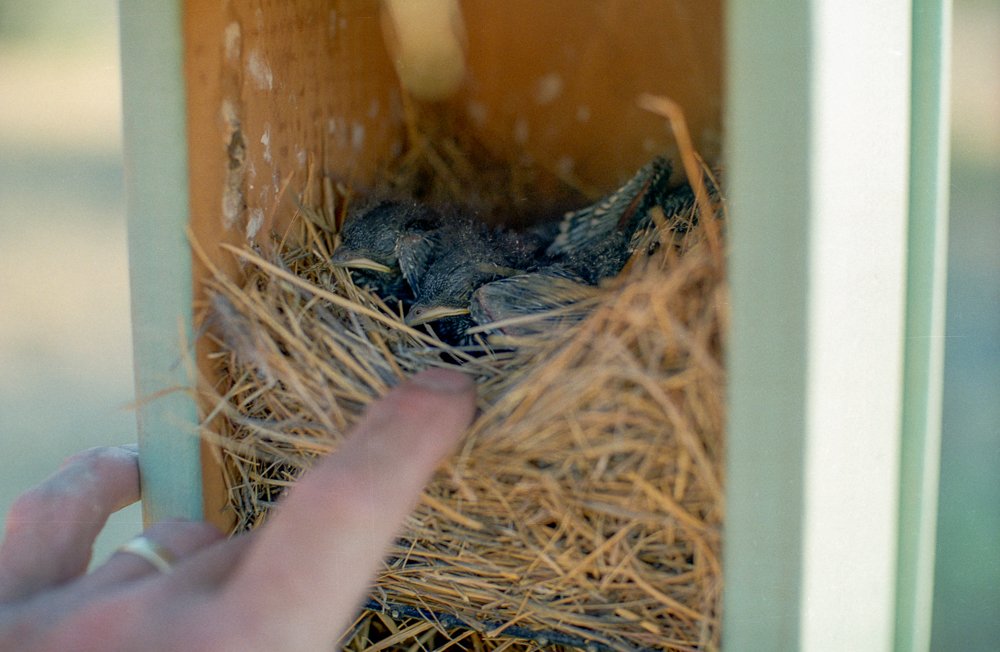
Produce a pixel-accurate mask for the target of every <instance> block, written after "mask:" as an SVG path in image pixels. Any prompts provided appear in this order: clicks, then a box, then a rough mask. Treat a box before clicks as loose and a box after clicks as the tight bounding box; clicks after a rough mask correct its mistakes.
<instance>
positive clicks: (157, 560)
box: [118, 534, 174, 573]
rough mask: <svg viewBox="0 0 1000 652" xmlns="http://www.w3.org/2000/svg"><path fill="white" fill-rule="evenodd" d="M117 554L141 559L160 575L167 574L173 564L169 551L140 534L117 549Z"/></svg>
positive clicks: (172, 557)
mask: <svg viewBox="0 0 1000 652" xmlns="http://www.w3.org/2000/svg"><path fill="white" fill-rule="evenodd" d="M118 552H127V553H129V554H131V555H135V556H137V557H142V558H143V559H145V560H146V561H148V562H149V563H150V564H152V565H153V568H155V569H156V570H158V571H160V572H161V573H169V572H170V569H171V567H172V566H173V563H174V556H173V554H171V552H170V551H169V550H167V549H166V548H164V547H163V546H161V545H160V544H158V543H157V542H155V541H153V540H152V539H150V538H148V537H145V536H143V535H141V534H140V535H139V536H137V537H136V538H134V539H132V540H131V541H129V542H128V543H126V544H124V545H123V546H121V547H120V548H118Z"/></svg>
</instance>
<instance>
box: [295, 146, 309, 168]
mask: <svg viewBox="0 0 1000 652" xmlns="http://www.w3.org/2000/svg"><path fill="white" fill-rule="evenodd" d="M308 160H309V155H308V154H306V150H304V149H299V150H297V151H296V152H295V161H296V162H297V163H298V164H299V167H300V168H304V167H305V166H306V161H308Z"/></svg>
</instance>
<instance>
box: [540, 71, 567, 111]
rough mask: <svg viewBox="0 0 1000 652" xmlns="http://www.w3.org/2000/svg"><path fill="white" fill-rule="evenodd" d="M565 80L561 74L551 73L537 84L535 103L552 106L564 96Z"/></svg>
mask: <svg viewBox="0 0 1000 652" xmlns="http://www.w3.org/2000/svg"><path fill="white" fill-rule="evenodd" d="M562 91H563V78H562V77H561V76H560V75H559V73H555V72H553V73H549V74H548V75H545V76H544V77H542V78H541V79H539V80H538V83H537V84H535V103H536V104H540V105H545V104H551V103H552V102H554V101H555V100H556V98H557V97H559V96H560V95H561V94H562Z"/></svg>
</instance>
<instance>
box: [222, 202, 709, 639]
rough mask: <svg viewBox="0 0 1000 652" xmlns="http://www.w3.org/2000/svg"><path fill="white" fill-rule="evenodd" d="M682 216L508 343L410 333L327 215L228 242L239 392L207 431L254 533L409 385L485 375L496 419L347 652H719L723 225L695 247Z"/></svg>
mask: <svg viewBox="0 0 1000 652" xmlns="http://www.w3.org/2000/svg"><path fill="white" fill-rule="evenodd" d="M666 217H667V219H666V220H665V224H662V225H661V228H660V229H659V230H658V231H657V234H656V235H655V237H657V238H660V239H661V240H664V241H665V242H663V243H662V246H656V243H654V242H652V241H651V242H650V246H648V247H643V248H641V249H640V251H639V253H638V254H637V255H636V256H635V257H634V258H633V259H632V261H630V264H629V265H628V266H627V267H626V269H625V271H623V272H622V274H621V275H620V276H619V277H617V278H616V279H613V280H612V281H611V282H608V283H605V284H603V285H602V286H600V287H597V288H593V291H592V293H590V295H589V296H586V297H583V298H582V299H581V301H579V302H578V303H576V304H575V305H574V306H573V307H572V308H571V309H569V310H566V309H564V310H563V312H562V313H560V314H557V315H540V316H539V317H538V319H539V321H538V322H537V323H538V324H540V326H539V328H537V329H536V330H535V331H534V332H533V331H532V329H531V328H530V327H529V328H525V329H519V331H518V332H519V333H522V332H523V333H526V334H525V335H522V336H519V337H517V338H506V339H505V340H503V341H501V342H499V344H498V345H496V346H493V347H492V348H491V346H490V343H489V342H487V341H486V340H485V336H484V339H483V341H482V342H481V345H479V346H475V347H467V348H465V349H456V348H454V347H450V346H447V345H445V344H443V343H441V342H440V341H438V340H437V339H436V338H435V337H434V336H433V334H431V333H428V332H427V331H423V330H414V329H412V328H410V327H407V326H406V325H404V324H403V322H402V319H401V316H400V314H399V309H398V307H395V308H394V307H392V306H387V305H385V304H384V303H383V302H382V301H381V300H380V299H379V298H378V297H376V296H374V295H372V294H371V293H370V292H368V291H366V290H364V289H362V288H359V287H357V286H355V285H354V284H353V282H352V281H351V277H350V275H349V273H347V272H346V271H344V270H343V269H340V268H335V267H332V266H330V265H329V264H328V262H327V261H328V260H329V255H330V253H331V251H332V250H333V248H334V246H335V244H336V237H337V236H336V233H335V232H334V230H333V229H332V228H330V226H329V225H331V224H332V223H333V220H332V219H330V216H329V215H326V216H324V215H323V213H322V212H321V211H313V210H307V209H303V210H302V211H301V216H300V218H301V219H299V220H298V221H297V223H296V225H297V226H296V232H295V233H289V234H286V237H285V238H284V240H283V241H281V242H279V243H276V246H275V247H274V253H273V255H272V256H270V257H264V256H263V255H261V254H259V253H257V252H254V251H252V250H249V249H243V250H237V249H232V250H231V251H232V253H233V254H234V255H236V256H238V257H239V258H240V260H241V261H242V262H243V264H244V271H245V279H244V282H242V283H241V284H237V283H234V282H233V281H232V280H230V279H228V278H226V277H225V276H224V275H222V274H215V275H214V277H213V278H212V279H211V280H210V282H209V284H208V285H209V287H208V289H209V296H210V297H211V300H210V306H209V309H208V310H207V311H206V317H207V320H208V321H207V326H208V332H209V333H210V334H211V337H213V338H215V340H216V343H217V348H218V352H217V353H215V354H214V356H213V360H214V363H215V364H216V365H217V371H218V373H219V377H220V378H222V383H221V385H217V386H215V387H213V388H212V390H211V391H212V392H214V393H213V397H214V398H213V399H212V403H211V409H210V411H209V413H208V415H207V417H206V419H205V430H206V432H207V433H208V435H209V436H210V437H211V438H212V439H213V441H215V442H217V443H218V445H219V449H220V453H221V456H222V460H223V465H224V473H225V477H226V482H227V485H228V490H229V505H230V507H231V509H232V510H233V512H234V514H235V518H236V527H235V529H236V530H237V531H239V530H246V529H250V528H253V527H255V526H257V525H259V524H260V523H261V522H262V521H263V520H264V519H265V518H266V516H267V514H268V512H269V510H270V509H271V507H272V506H273V505H274V502H275V500H276V499H277V498H278V497H279V496H280V495H281V493H282V491H283V490H284V489H285V488H286V487H287V486H288V485H289V484H290V483H292V482H294V479H295V478H296V477H297V476H298V474H299V473H301V472H302V471H303V470H305V469H307V468H308V467H309V466H310V464H311V463H312V462H313V461H314V460H315V458H316V457H317V456H320V455H324V454H326V453H329V452H330V451H332V450H334V449H336V447H337V445H338V443H339V442H340V441H341V440H342V439H343V437H344V435H345V433H347V432H348V431H349V430H350V428H351V425H352V424H353V423H354V422H355V421H356V420H357V418H358V416H359V414H360V413H361V411H362V410H363V409H364V407H365V406H366V405H368V404H369V403H371V402H372V401H374V400H376V399H377V398H378V397H379V396H381V395H383V394H385V393H386V392H387V391H388V390H389V388H390V387H392V386H393V385H395V384H396V383H398V382H399V381H400V380H401V379H402V378H404V377H406V376H409V375H411V374H413V373H415V372H416V371H418V370H420V369H423V368H426V367H429V366H447V367H455V366H460V367H461V368H462V370H463V371H465V372H466V373H470V374H472V375H474V376H475V378H476V380H477V383H478V388H479V395H478V402H479V408H480V410H481V413H480V416H479V417H478V418H477V420H476V422H475V423H474V424H473V426H472V427H471V429H470V431H469V433H468V435H467V437H466V439H465V440H464V444H463V445H462V447H461V449H460V450H459V451H458V452H457V453H456V454H455V455H454V456H453V457H452V458H451V459H450V460H449V461H448V462H447V463H446V464H445V465H444V466H443V467H442V468H441V469H440V470H439V472H438V473H437V475H436V477H435V479H434V480H433V482H432V483H431V485H430V486H429V487H428V488H427V489H426V491H425V493H424V495H423V498H422V500H421V502H420V504H419V506H418V508H417V509H416V511H415V512H414V513H413V514H412V515H411V516H410V518H409V519H408V521H407V523H406V526H405V531H404V533H403V535H402V537H401V538H400V539H399V540H398V541H397V542H396V544H395V545H394V547H393V549H392V551H391V553H390V557H389V559H388V560H387V561H386V563H385V565H384V567H383V568H382V570H381V571H380V573H379V575H378V579H377V587H376V590H375V592H374V594H373V595H372V598H371V601H370V605H369V606H370V607H372V609H371V610H369V611H366V612H365V613H364V614H362V615H361V616H360V617H359V620H358V622H357V623H356V624H355V627H354V629H353V630H352V632H351V633H349V634H348V636H347V638H346V639H345V640H344V641H343V642H342V643H343V644H344V645H345V647H346V648H347V649H351V650H369V651H370V650H377V649H424V650H435V649H511V650H522V649H523V650H528V649H538V647H539V646H541V645H546V644H559V645H560V646H561V645H575V646H586V647H590V648H592V649H611V650H635V649H669V650H690V649H714V648H717V647H718V645H719V627H720V622H719V618H720V613H719V600H720V594H721V582H722V573H721V568H720V548H721V540H720V539H721V526H722V519H723V497H722V487H723V477H722V461H723V453H724V451H723V447H724V441H723V425H724V423H723V417H724V409H723V398H724V396H723V388H724V382H725V373H724V369H723V366H722V350H723V341H722V338H723V333H724V332H725V331H724V329H725V321H726V314H725V306H726V285H725V281H724V273H723V264H722V259H721V256H720V255H719V254H718V250H717V248H713V247H710V246H708V244H709V243H708V242H706V237H705V233H704V232H705V231H706V230H707V229H704V228H703V227H701V226H696V227H695V228H693V229H691V230H689V231H688V232H687V233H685V234H683V235H678V234H675V233H674V232H672V231H671V230H670V228H669V225H670V224H671V223H672V221H673V219H674V218H675V216H666ZM702 222H704V220H702ZM716 226H717V225H713V227H712V228H716ZM716 233H717V232H716ZM654 249H655V251H652V250H654ZM651 251H652V253H650V252H651ZM494 344H497V341H496V340H494ZM443 352H444V354H442V353H443ZM379 611H383V612H385V613H379ZM392 616H395V617H392Z"/></svg>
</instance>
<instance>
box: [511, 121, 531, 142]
mask: <svg viewBox="0 0 1000 652" xmlns="http://www.w3.org/2000/svg"><path fill="white" fill-rule="evenodd" d="M528 135H529V133H528V121H527V120H525V119H524V118H518V119H517V120H515V121H514V142H515V143H517V144H518V145H524V144H525V143H527V142H528Z"/></svg>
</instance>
